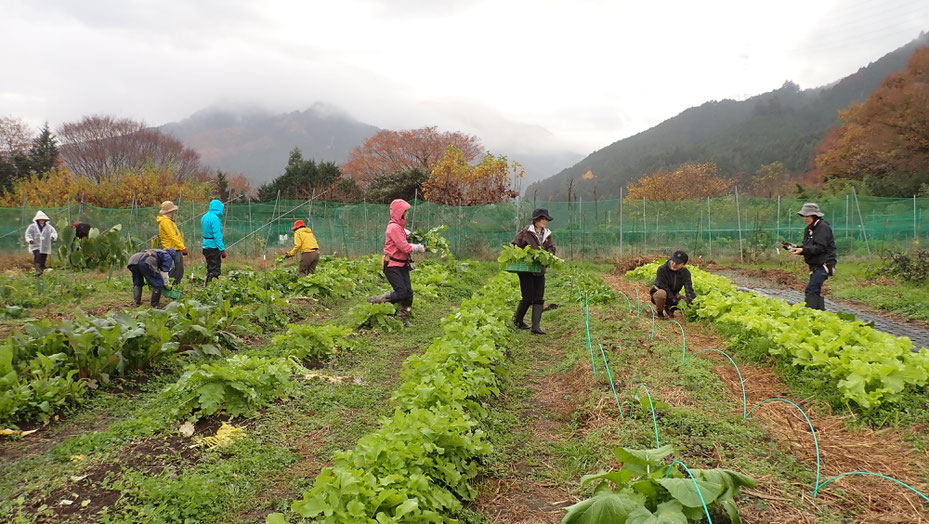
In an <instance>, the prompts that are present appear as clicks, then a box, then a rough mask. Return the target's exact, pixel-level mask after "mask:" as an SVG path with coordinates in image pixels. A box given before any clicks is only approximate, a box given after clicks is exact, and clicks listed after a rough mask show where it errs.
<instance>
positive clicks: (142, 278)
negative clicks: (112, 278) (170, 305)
mask: <svg viewBox="0 0 929 524" xmlns="http://www.w3.org/2000/svg"><path fill="white" fill-rule="evenodd" d="M175 255H177V253H176V252H175V251H174V250H173V249H146V250H145V251H140V252H138V253H136V254H134V255H132V256H131V257H129V264H128V265H127V266H126V267H127V268H128V269H129V271H130V272H131V273H132V298H133V300H135V305H137V306H140V305H142V286H144V285H145V282H146V281H148V285H149V286H151V288H152V300H151V304H152V307H158V306H159V305H160V303H161V291H162V290H163V289H164V288H165V285H166V284H167V282H168V272H169V271H171V268H172V267H173V266H174V259H175Z"/></svg>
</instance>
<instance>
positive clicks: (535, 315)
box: [531, 304, 545, 335]
mask: <svg viewBox="0 0 929 524" xmlns="http://www.w3.org/2000/svg"><path fill="white" fill-rule="evenodd" d="M543 308H545V305H544V304H533V305H532V330H531V331H532V332H533V333H535V334H536V335H544V334H545V332H544V331H542V327H541V326H540V325H539V324H541V323H542V310H543Z"/></svg>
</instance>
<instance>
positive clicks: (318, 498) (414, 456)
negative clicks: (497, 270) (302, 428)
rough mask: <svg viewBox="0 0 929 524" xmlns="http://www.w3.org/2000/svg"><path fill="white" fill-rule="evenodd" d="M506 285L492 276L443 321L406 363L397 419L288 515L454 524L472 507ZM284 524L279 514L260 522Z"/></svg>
mask: <svg viewBox="0 0 929 524" xmlns="http://www.w3.org/2000/svg"><path fill="white" fill-rule="evenodd" d="M514 288H515V284H514V280H513V279H512V277H510V276H507V275H498V276H496V277H494V278H492V279H491V280H490V281H488V282H487V284H486V285H485V286H484V287H482V288H481V289H480V290H478V291H477V292H476V293H475V294H474V295H473V296H472V297H471V298H470V299H468V300H465V301H464V302H462V304H461V307H460V308H459V309H458V310H457V311H455V312H453V313H451V314H449V315H448V316H446V317H445V318H443V319H442V321H441V323H442V329H443V334H442V336H440V337H438V338H436V339H434V340H433V342H432V343H431V344H430V345H429V346H428V347H427V348H426V349H425V351H424V352H423V353H421V354H417V355H414V356H411V357H409V358H408V359H407V361H406V362H405V363H404V368H403V371H402V379H403V382H402V384H401V385H400V386H399V387H398V389H397V390H396V391H395V392H394V394H393V396H392V401H393V403H394V404H395V406H396V407H395V410H394V412H393V414H392V415H391V416H389V417H384V418H382V419H381V420H380V426H379V428H378V429H377V430H375V431H373V432H372V433H369V434H367V435H365V436H364V437H362V438H361V439H360V440H359V441H358V443H357V445H356V446H355V447H354V448H353V449H351V450H347V451H341V452H339V453H337V454H336V455H335V456H334V457H333V464H332V465H331V466H328V467H326V468H324V469H323V470H322V471H321V472H320V474H319V475H318V476H317V478H316V480H315V482H314V484H313V486H312V488H311V489H310V490H308V491H306V492H305V493H304V496H303V498H302V499H301V500H298V501H296V502H294V503H293V505H292V510H293V511H294V512H295V513H297V514H298V515H299V516H301V517H304V518H312V519H315V521H317V522H358V523H385V522H400V521H402V522H453V521H454V520H453V519H452V518H451V515H454V514H456V512H458V511H459V510H460V509H461V507H462V506H461V504H462V503H461V501H462V500H473V499H474V497H475V495H476V493H475V489H474V487H473V486H472V485H471V480H472V479H473V478H474V477H475V476H476V475H477V473H478V460H479V459H480V458H481V457H483V456H486V455H487V453H489V452H490V445H489V444H488V442H487V441H486V439H485V435H484V432H483V431H482V430H481V429H479V428H478V425H479V423H480V422H481V420H482V419H483V418H484V417H486V415H487V411H486V408H485V407H484V406H483V404H482V399H485V398H487V397H488V396H491V395H497V394H498V393H499V390H498V378H497V375H496V374H495V368H496V366H498V365H499V364H500V363H501V362H502V361H503V358H504V353H505V351H506V348H507V346H508V344H509V343H510V341H511V340H512V331H511V330H510V329H509V328H508V327H507V325H506V319H507V317H508V315H509V313H510V308H509V304H508V300H510V299H511V298H512V297H513V296H514V294H515V289H514ZM267 521H268V522H269V523H272V524H274V523H282V522H286V517H285V516H284V515H283V514H280V513H275V514H272V515H269V516H268V518H267Z"/></svg>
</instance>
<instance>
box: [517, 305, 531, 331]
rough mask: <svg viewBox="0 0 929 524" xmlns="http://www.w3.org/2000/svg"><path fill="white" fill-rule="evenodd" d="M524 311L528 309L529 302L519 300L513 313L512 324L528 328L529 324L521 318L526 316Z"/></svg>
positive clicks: (518, 327)
mask: <svg viewBox="0 0 929 524" xmlns="http://www.w3.org/2000/svg"><path fill="white" fill-rule="evenodd" d="M526 311H529V304H528V303H526V302H523V301H522V300H520V301H519V304H516V313H514V314H513V325H514V326H515V327H516V328H517V329H529V324H526V322H525V321H524V320H523V319H524V318H526Z"/></svg>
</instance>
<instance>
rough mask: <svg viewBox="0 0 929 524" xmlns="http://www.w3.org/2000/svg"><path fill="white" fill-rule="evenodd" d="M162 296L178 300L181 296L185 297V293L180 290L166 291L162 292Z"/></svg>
mask: <svg viewBox="0 0 929 524" xmlns="http://www.w3.org/2000/svg"><path fill="white" fill-rule="evenodd" d="M161 294H162V295H164V296H166V297H168V298H171V299H174V300H177V299H179V298H181V295H183V294H184V292H183V291H181V290H180V289H165V290H164V291H162V292H161Z"/></svg>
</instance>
